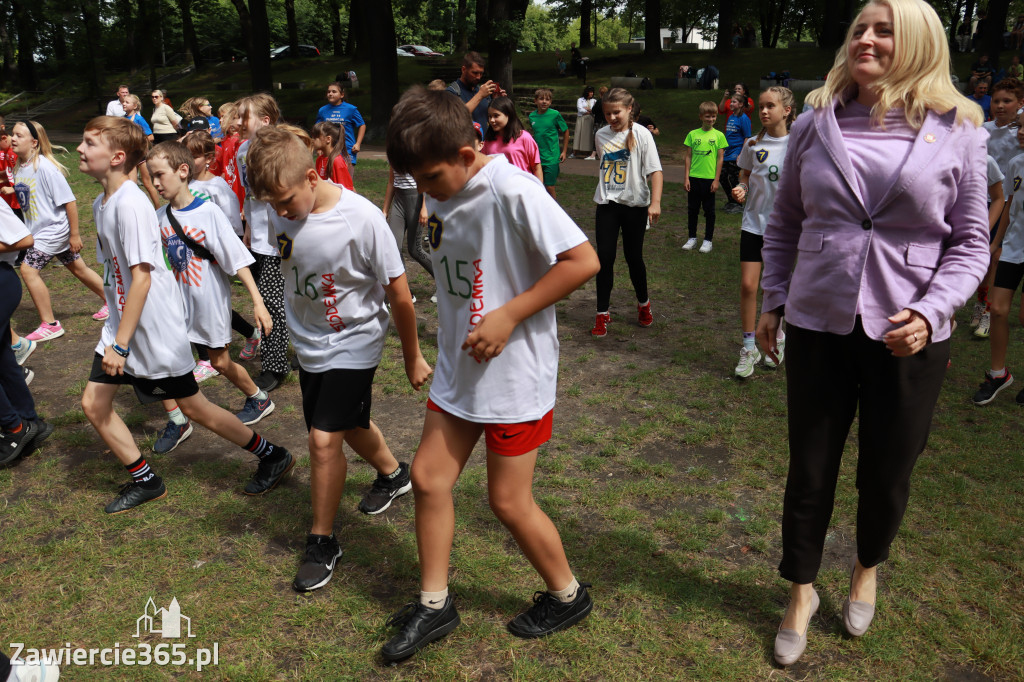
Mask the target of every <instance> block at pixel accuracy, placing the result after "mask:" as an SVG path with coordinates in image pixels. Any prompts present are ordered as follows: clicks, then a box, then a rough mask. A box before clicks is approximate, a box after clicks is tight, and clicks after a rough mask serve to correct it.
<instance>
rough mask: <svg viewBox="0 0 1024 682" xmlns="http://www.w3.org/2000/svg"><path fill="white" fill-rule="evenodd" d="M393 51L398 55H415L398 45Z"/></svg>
mask: <svg viewBox="0 0 1024 682" xmlns="http://www.w3.org/2000/svg"><path fill="white" fill-rule="evenodd" d="M395 52H397V53H398V56H399V57H415V56H416V55H414V54H413V53H412V52H409V51H408V50H403V49H402V48H400V47H396V48H395Z"/></svg>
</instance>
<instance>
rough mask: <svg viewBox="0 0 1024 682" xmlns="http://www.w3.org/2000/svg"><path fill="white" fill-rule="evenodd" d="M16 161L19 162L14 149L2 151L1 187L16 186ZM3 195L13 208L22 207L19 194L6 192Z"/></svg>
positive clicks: (0, 156) (0, 165)
mask: <svg viewBox="0 0 1024 682" xmlns="http://www.w3.org/2000/svg"><path fill="white" fill-rule="evenodd" d="M16 163H18V155H17V154H15V153H14V150H13V149H7V150H4V151H0V167H2V169H3V174H2V176H0V187H14V164H16ZM3 197H4V201H6V202H7V205H8V206H10V207H11V208H21V204H19V203H18V195H17V194H15V193H13V192H12V193H10V194H7V193H4V195H3Z"/></svg>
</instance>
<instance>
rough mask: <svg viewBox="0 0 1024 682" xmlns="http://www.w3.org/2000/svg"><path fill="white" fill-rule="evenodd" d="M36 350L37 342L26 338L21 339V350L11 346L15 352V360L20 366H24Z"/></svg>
mask: <svg viewBox="0 0 1024 682" xmlns="http://www.w3.org/2000/svg"><path fill="white" fill-rule="evenodd" d="M35 349H36V342H35V341H33V340H32V339H26V338H25V337H24V336H23V337H21V346H20V347H19V348H15V347H14V346H11V350H13V351H14V360H15V362H17V363H18V364H19V365H24V364H25V361H26V360H28V356H30V355H32V353H33V352H34V351H35Z"/></svg>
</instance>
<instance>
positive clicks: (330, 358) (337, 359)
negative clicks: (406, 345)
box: [270, 185, 405, 372]
mask: <svg viewBox="0 0 1024 682" xmlns="http://www.w3.org/2000/svg"><path fill="white" fill-rule="evenodd" d="M335 186H336V187H338V188H339V189H341V198H340V199H339V200H338V203H337V204H336V205H335V206H333V207H332V208H330V209H329V210H327V211H325V212H323V213H310V214H309V216H307V217H306V219H305V220H288V219H287V218H282V217H280V216H278V215H276V214H275V215H273V216H271V218H270V224H271V226H272V228H273V229H274V233H275V237H276V239H277V241H276V242H275V243H278V244H280V246H281V273H282V274H283V275H284V304H285V312H286V317H287V319H288V332H289V333H290V334H291V340H292V346H294V347H295V354H296V355H297V356H298V358H299V365H300V366H301V367H302V369H304V370H306V371H307V372H326V371H327V370H329V369H370V368H372V367H376V366H377V365H379V364H380V358H381V355H382V354H383V352H384V337H385V335H386V334H387V330H388V320H389V318H388V313H387V310H385V309H384V285H385V284H388V283H389V282H390V281H391V280H392V279H394V278H396V277H399V276H400V275H401V274H402V273H404V272H405V268H404V266H403V265H402V257H401V255H400V254H399V252H398V246H397V245H396V244H395V237H394V235H393V234H392V233H391V228H390V227H388V224H387V222H386V221H385V220H384V214H383V213H381V212H380V209H379V208H377V207H376V206H374V205H373V204H372V203H370V202H369V201H368V200H367V199H364V198H363V197H361V196H359V195H358V194H356V193H355V192H352V191H350V190H346V189H343V188H341V186H340V185H335Z"/></svg>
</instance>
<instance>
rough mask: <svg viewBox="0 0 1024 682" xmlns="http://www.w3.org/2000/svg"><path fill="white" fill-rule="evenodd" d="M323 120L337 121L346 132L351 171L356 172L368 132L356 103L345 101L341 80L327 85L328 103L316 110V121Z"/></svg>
mask: <svg viewBox="0 0 1024 682" xmlns="http://www.w3.org/2000/svg"><path fill="white" fill-rule="evenodd" d="M321 121H331V122H332V123H336V124H337V125H338V126H339V127H340V128H341V130H342V132H343V133H345V152H346V153H347V154H348V161H349V163H351V164H352V165H351V167H350V168H349V172H350V174H354V173H355V166H356V163H357V156H358V155H359V150H360V149H361V148H362V146H363V135H365V134H366V122H365V121H364V120H363V115H362V114H360V113H359V109H358V108H356V105H354V104H350V103H348V102H346V101H345V87H344V86H343V85H342V84H341V82H340V81H335V82H333V83H331V84H330V85H328V86H327V104H325V105H323V106H322V107H320V110H319V111H317V112H316V123H320V122H321Z"/></svg>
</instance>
